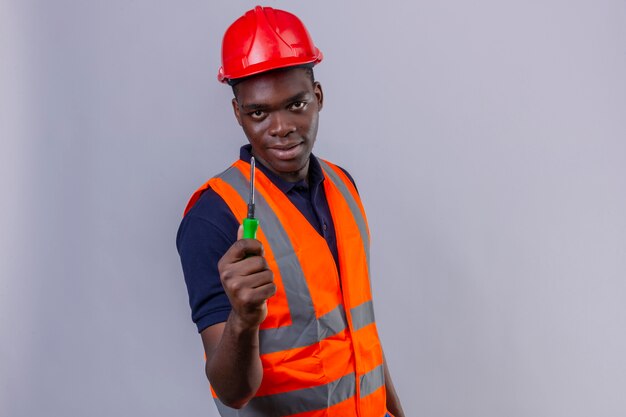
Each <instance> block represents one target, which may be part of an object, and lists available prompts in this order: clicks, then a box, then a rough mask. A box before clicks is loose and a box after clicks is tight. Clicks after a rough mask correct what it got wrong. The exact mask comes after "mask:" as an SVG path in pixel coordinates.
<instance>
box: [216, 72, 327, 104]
mask: <svg viewBox="0 0 626 417" xmlns="http://www.w3.org/2000/svg"><path fill="white" fill-rule="evenodd" d="M296 68H303V69H304V70H305V71H306V73H307V75H308V76H309V78H310V79H311V84H315V74H313V65H311V64H304V65H297V66H294V67H285V68H276V69H274V70H271V71H267V72H263V73H262V74H268V73H272V72H283V71H289V70H292V69H296ZM257 75H260V74H255V75H251V76H249V77H243V78H235V79H232V80H228V84H229V85H230V86H231V87H232V89H233V95H234V96H235V98H237V85H238V84H239V83H241V82H242V81H245V80H249V79H250V78H253V77H255V76H257Z"/></svg>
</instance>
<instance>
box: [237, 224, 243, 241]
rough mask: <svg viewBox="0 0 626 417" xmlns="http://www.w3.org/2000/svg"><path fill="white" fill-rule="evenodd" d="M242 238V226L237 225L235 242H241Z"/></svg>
mask: <svg viewBox="0 0 626 417" xmlns="http://www.w3.org/2000/svg"><path fill="white" fill-rule="evenodd" d="M242 237H243V225H242V224H240V225H239V229H237V240H241V238H242Z"/></svg>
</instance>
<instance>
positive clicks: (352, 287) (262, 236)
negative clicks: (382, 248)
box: [177, 6, 404, 417]
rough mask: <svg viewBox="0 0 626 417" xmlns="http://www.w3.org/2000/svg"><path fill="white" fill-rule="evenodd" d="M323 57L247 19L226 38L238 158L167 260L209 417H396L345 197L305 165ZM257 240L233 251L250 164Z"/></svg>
mask: <svg viewBox="0 0 626 417" xmlns="http://www.w3.org/2000/svg"><path fill="white" fill-rule="evenodd" d="M321 60H322V53H321V52H320V51H319V49H317V48H316V47H315V46H314V44H313V41H312V40H311V38H310V36H309V34H308V31H307V30H306V28H305V27H304V25H303V24H302V22H300V20H299V19H298V18H297V17H296V16H294V15H292V14H290V13H287V12H284V11H281V10H275V9H271V8H268V7H266V8H262V7H259V6H257V7H256V8H255V9H254V10H250V11H248V12H247V13H246V14H245V15H244V16H243V17H241V18H240V19H238V20H237V21H235V22H234V23H233V24H232V25H231V26H230V27H229V28H228V30H227V31H226V34H225V35H224V41H223V45H222V68H220V71H219V75H218V78H219V80H220V81H223V82H226V83H228V84H230V85H231V86H232V87H233V92H234V95H235V98H234V99H233V100H232V106H233V110H234V114H235V118H236V119H237V122H238V123H239V125H240V126H241V127H242V129H243V131H244V133H245V135H246V137H247V138H248V141H249V142H250V144H249V145H246V146H244V147H242V149H241V155H240V160H238V161H237V162H235V163H234V164H233V165H232V166H231V167H230V168H229V169H227V170H226V171H224V172H223V173H222V174H220V175H218V176H217V177H214V178H212V179H211V180H209V181H208V182H207V183H206V184H205V185H204V186H202V187H201V188H200V189H199V190H198V191H196V193H195V194H194V195H193V197H192V198H191V200H190V202H189V204H188V207H187V210H186V211H185V216H184V218H183V221H182V223H181V226H180V229H179V232H178V237H177V247H178V251H179V253H180V256H181V261H182V265H183V271H184V274H185V280H186V283H187V288H188V291H189V298H190V304H191V308H192V318H193V319H194V321H195V322H196V324H197V326H198V330H199V331H200V333H201V336H202V341H203V344H204V349H205V353H206V374H207V377H208V379H209V381H210V383H211V387H212V391H213V395H214V398H215V401H216V404H217V406H218V409H219V411H220V414H221V415H222V416H239V415H240V416H272V417H278V416H287V415H297V416H300V415H302V416H342V417H348V416H368V417H369V416H372V417H383V416H385V415H386V413H387V412H390V413H391V414H393V415H395V416H403V415H404V414H403V412H402V408H401V406H400V402H399V400H398V398H397V395H396V393H395V391H394V388H393V385H392V383H391V378H390V376H389V371H388V369H387V366H386V363H385V361H384V357H383V353H382V348H381V345H380V342H379V339H378V334H377V330H376V324H375V322H374V316H373V309H372V298H371V292H370V284H369V277H368V270H369V231H368V229H367V220H366V219H365V214H364V212H363V209H362V206H361V202H360V199H359V197H358V193H357V191H356V187H355V186H354V183H353V181H352V179H351V177H350V176H349V175H348V174H347V173H346V172H345V171H344V170H343V169H341V168H339V167H337V166H335V165H332V164H330V163H329V162H326V161H323V160H318V159H317V158H316V157H314V156H312V154H311V151H312V148H313V144H314V142H315V139H316V136H317V127H318V115H319V111H320V110H321V109H322V105H323V98H324V96H323V92H322V87H321V85H320V83H319V82H316V81H315V79H314V76H313V69H312V68H313V65H315V64H317V63H318V62H320V61H321ZM252 156H254V157H255V159H256V161H257V168H258V169H257V170H256V174H255V177H256V194H257V195H256V208H257V209H256V217H257V218H258V219H259V222H260V226H259V232H258V236H257V239H242V238H241V228H239V223H240V222H241V220H242V219H243V218H244V217H246V212H247V203H248V201H247V200H248V192H249V178H250V176H249V170H250V161H251V157H252Z"/></svg>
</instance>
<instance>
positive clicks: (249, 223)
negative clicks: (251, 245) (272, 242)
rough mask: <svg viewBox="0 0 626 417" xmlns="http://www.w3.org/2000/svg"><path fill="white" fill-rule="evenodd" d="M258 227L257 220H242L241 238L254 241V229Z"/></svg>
mask: <svg viewBox="0 0 626 417" xmlns="http://www.w3.org/2000/svg"><path fill="white" fill-rule="evenodd" d="M258 227H259V221H258V220H257V219H249V218H247V217H246V218H245V219H243V238H244V239H256V229H258Z"/></svg>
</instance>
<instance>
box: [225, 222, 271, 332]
mask: <svg viewBox="0 0 626 417" xmlns="http://www.w3.org/2000/svg"><path fill="white" fill-rule="evenodd" d="M242 233H243V229H242V227H241V226H240V227H239V231H238V233H237V239H238V240H237V241H236V242H235V243H233V245H232V246H231V247H230V248H229V249H228V251H226V253H225V254H224V256H222V258H221V259H220V261H219V262H218V264H217V268H218V270H219V273H220V279H221V281H222V285H223V286H224V290H225V291H226V295H227V296H228V299H229V300H230V304H231V306H232V308H233V310H232V314H233V315H234V318H235V320H237V323H236V324H239V325H241V326H243V328H248V329H249V328H256V327H258V326H259V325H260V324H261V323H262V322H263V320H265V317H266V316H267V300H268V298H270V297H271V296H273V295H274V294H275V293H276V285H275V284H274V274H273V273H272V271H271V270H270V269H269V266H268V265H267V262H266V261H265V258H264V257H263V246H262V245H261V242H259V241H258V240H256V239H241V236H242Z"/></svg>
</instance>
